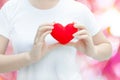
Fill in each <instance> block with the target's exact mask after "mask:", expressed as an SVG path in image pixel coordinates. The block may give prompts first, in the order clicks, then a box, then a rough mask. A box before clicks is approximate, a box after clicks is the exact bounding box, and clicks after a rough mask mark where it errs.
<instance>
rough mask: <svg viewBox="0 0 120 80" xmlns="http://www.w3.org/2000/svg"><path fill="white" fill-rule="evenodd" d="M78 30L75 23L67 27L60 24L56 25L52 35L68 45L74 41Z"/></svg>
mask: <svg viewBox="0 0 120 80" xmlns="http://www.w3.org/2000/svg"><path fill="white" fill-rule="evenodd" d="M77 31H78V29H77V28H75V27H74V23H70V24H67V25H66V26H65V27H64V26H63V25H61V24H60V23H55V24H54V28H53V30H52V32H51V35H52V36H53V37H54V38H55V39H56V40H57V41H58V42H59V43H61V44H66V43H68V42H69V41H71V40H72V39H73V34H74V33H75V32H77Z"/></svg>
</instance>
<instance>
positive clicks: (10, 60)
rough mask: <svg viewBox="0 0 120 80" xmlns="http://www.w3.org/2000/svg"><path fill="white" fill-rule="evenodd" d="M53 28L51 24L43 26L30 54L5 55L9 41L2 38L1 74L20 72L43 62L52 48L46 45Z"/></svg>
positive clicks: (0, 45)
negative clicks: (31, 65) (33, 64)
mask: <svg viewBox="0 0 120 80" xmlns="http://www.w3.org/2000/svg"><path fill="white" fill-rule="evenodd" d="M52 28H53V26H52V27H51V24H44V25H41V26H40V28H39V29H38V31H37V34H36V37H35V41H34V45H33V48H32V49H31V50H30V51H29V52H24V53H19V54H16V55H5V51H6V48H7V45H8V42H9V40H8V39H7V38H5V37H3V36H0V73H1V72H8V71H13V70H18V69H20V68H22V67H25V66H28V65H30V64H32V63H34V62H37V61H39V60H41V58H43V57H44V55H45V54H46V53H47V51H49V50H50V47H52V46H53V45H49V46H47V45H46V44H45V41H44V40H45V37H46V35H48V34H49V33H51V31H52Z"/></svg>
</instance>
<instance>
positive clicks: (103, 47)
mask: <svg viewBox="0 0 120 80" xmlns="http://www.w3.org/2000/svg"><path fill="white" fill-rule="evenodd" d="M93 42H94V45H95V49H96V53H95V54H92V55H91V56H92V57H93V58H95V59H98V60H105V59H109V58H110V56H111V54H112V46H111V43H110V42H109V41H108V40H107V39H106V37H105V36H104V35H103V33H102V32H98V33H97V34H96V35H95V36H93Z"/></svg>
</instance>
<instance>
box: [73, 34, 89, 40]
mask: <svg viewBox="0 0 120 80" xmlns="http://www.w3.org/2000/svg"><path fill="white" fill-rule="evenodd" d="M88 37H89V36H88V35H81V36H76V37H75V38H77V39H78V40H83V39H84V40H87V39H88Z"/></svg>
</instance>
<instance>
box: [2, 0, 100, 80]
mask: <svg viewBox="0 0 120 80" xmlns="http://www.w3.org/2000/svg"><path fill="white" fill-rule="evenodd" d="M52 22H59V23H61V24H63V25H66V24H68V23H71V22H76V23H78V24H81V25H84V26H85V27H86V28H87V29H88V30H89V32H90V33H91V35H95V34H96V33H97V32H98V31H99V28H97V26H98V25H97V22H96V20H95V17H94V16H93V14H92V13H91V12H90V10H89V9H88V8H87V7H86V6H84V5H83V4H81V3H78V2H75V1H73V0H60V1H59V3H58V4H57V5H56V6H55V7H53V8H51V9H47V10H41V9H37V8H35V7H33V6H32V5H31V4H30V3H29V1H28V0H10V1H8V2H7V3H6V4H5V5H4V6H3V7H2V9H1V11H0V35H2V36H4V37H6V38H8V39H9V40H11V42H12V44H13V48H14V54H18V53H22V52H26V51H29V50H31V48H32V46H33V43H34V38H35V35H36V32H37V29H38V27H39V25H41V24H43V23H52ZM56 42H57V41H56V40H55V39H53V38H52V37H51V35H48V36H47V37H46V43H47V44H52V43H56ZM75 60H76V49H75V48H74V47H72V46H65V45H64V46H61V47H58V48H55V49H54V50H52V51H50V52H49V53H48V54H47V55H46V56H45V57H44V58H43V59H42V60H41V61H39V62H37V63H35V64H31V65H30V66H28V67H25V68H22V69H20V70H19V71H18V75H17V80H82V79H81V75H80V73H79V69H78V67H77V64H76V61H75Z"/></svg>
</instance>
